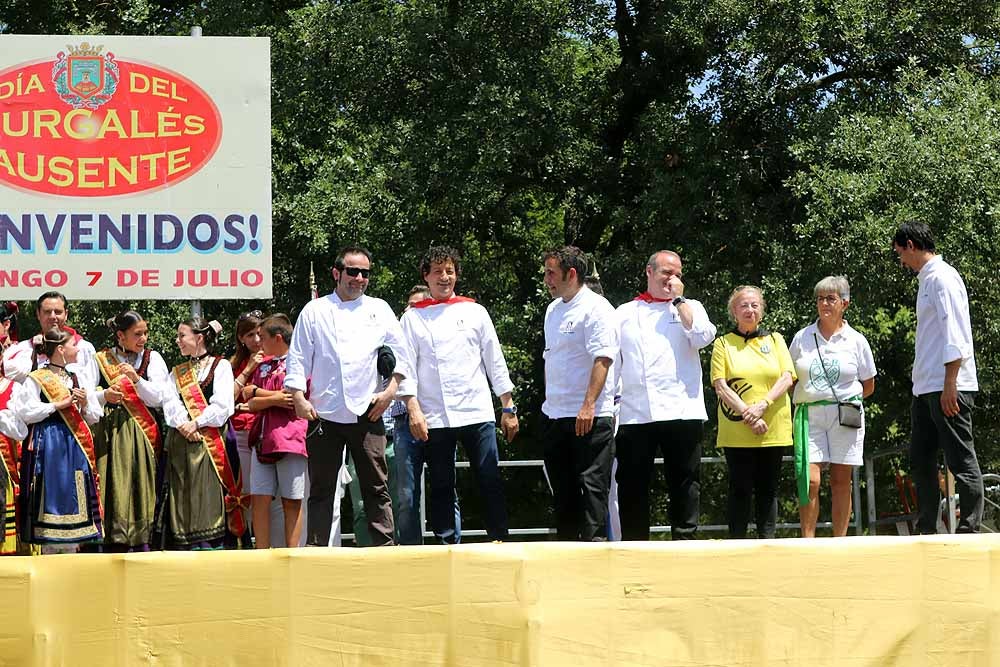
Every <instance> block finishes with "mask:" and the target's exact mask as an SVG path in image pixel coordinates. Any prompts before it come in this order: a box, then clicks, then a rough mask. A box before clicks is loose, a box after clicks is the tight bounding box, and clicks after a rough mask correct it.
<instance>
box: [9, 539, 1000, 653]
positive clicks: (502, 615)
mask: <svg viewBox="0 0 1000 667" xmlns="http://www.w3.org/2000/svg"><path fill="white" fill-rule="evenodd" d="M998 564H1000V537H992V536H968V537H947V536H942V537H930V538H877V537H871V538H866V537H860V538H857V537H856V538H843V539H838V540H833V539H819V540H810V541H807V540H795V539H788V540H774V541H760V542H758V541H742V542H739V541H722V540H720V541H699V542H693V543H686V544H685V543H676V544H672V543H664V542H649V543H626V544H565V543H534V544H530V543H525V544H517V543H510V544H503V545H464V546H460V547H452V548H445V547H400V548H385V549H294V550H274V551H269V552H218V553H166V554H163V553H152V554H130V555H107V556H104V555H65V556H42V557H35V558H4V559H0V609H2V613H3V622H2V624H0V664H4V665H8V664H10V665H45V666H48V665H73V666H77V665H147V664H148V665H212V666H215V665H240V666H248V665H296V666H298V665H324V666H325V665H338V666H339V665H365V666H366V667H367V666H371V665H400V664H410V665H470V666H476V667H481V666H488V665H545V666H548V665H571V666H572V667H585V666H587V665H655V666H657V667H660V666H663V665H682V666H685V667H689V666H697V665H712V666H717V667H740V666H743V665H789V666H792V665H794V666H796V667H799V666H805V667H817V666H820V665H831V666H837V667H853V666H860V665H905V666H907V667H911V666H913V667H920V666H923V665H941V666H947V667H958V666H962V665H977V666H982V667H987V666H992V665H998V664H1000V646H998V642H1000V625H998V620H1000V618H998V609H1000V577H998V576H996V575H997V573H998Z"/></svg>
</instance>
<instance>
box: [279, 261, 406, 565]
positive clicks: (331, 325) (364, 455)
mask: <svg viewBox="0 0 1000 667" xmlns="http://www.w3.org/2000/svg"><path fill="white" fill-rule="evenodd" d="M371 260H372V256H371V253H370V252H369V251H368V250H366V249H365V248H362V247H360V246H348V247H346V248H344V249H343V250H341V251H340V252H339V253H338V255H337V259H336V261H335V262H334V269H333V279H334V282H335V283H336V289H335V290H334V292H333V293H332V294H328V295H326V296H325V297H323V298H320V299H314V300H312V301H310V302H309V303H308V304H306V305H305V307H304V308H303V309H302V312H301V313H299V317H298V321H297V322H296V323H295V329H294V331H293V333H292V341H291V345H290V347H289V351H288V370H287V374H286V376H285V389H286V390H288V391H290V392H292V399H293V401H294V403H295V412H296V414H298V416H300V417H303V418H305V419H309V420H310V421H315V420H317V419H318V420H319V424H318V425H314V426H313V427H311V428H310V435H309V437H308V438H307V440H306V450H307V453H308V456H309V481H310V492H309V502H308V512H309V519H308V526H307V528H306V532H307V539H306V542H307V543H308V544H311V545H316V546H326V545H327V544H328V542H329V538H330V527H331V524H332V518H333V510H334V502H335V497H336V491H337V477H338V475H339V472H340V467H341V463H342V461H343V457H344V448H345V446H346V447H347V450H348V451H349V452H350V454H351V458H352V459H353V460H354V464H355V466H356V468H357V473H358V478H359V481H360V482H361V494H362V498H363V500H364V507H365V514H366V515H367V516H368V532H369V534H370V536H371V542H372V544H373V545H374V546H386V545H391V544H393V517H392V500H391V498H390V495H389V487H388V483H387V479H388V470H387V467H386V460H385V445H386V440H385V426H384V425H383V423H382V413H383V412H384V411H385V409H386V408H387V407H388V406H389V403H390V402H391V401H392V399H393V398H394V397H395V395H396V387H397V386H398V384H399V383H400V382H401V381H402V380H403V378H404V377H407V376H408V375H409V374H410V370H409V368H410V364H409V352H408V350H407V347H406V343H405V342H404V341H403V332H402V330H401V329H400V327H399V322H398V321H397V320H396V316H395V314H393V312H392V308H390V307H389V304H387V303H386V302H385V301H383V300H381V299H376V298H373V297H370V296H367V295H366V294H365V289H367V287H368V280H369V277H370V275H371ZM383 345H387V346H389V348H390V349H392V352H393V354H394V355H395V356H396V368H395V371H394V372H393V374H392V377H391V378H390V380H389V383H388V385H387V386H386V388H385V389H384V390H381V391H379V377H378V370H377V360H378V354H379V348H381V347H382V346H383ZM307 382H308V383H309V394H310V397H309V398H308V399H307V398H306V395H305V394H306V385H307Z"/></svg>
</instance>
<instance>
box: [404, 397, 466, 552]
mask: <svg viewBox="0 0 1000 667" xmlns="http://www.w3.org/2000/svg"><path fill="white" fill-rule="evenodd" d="M395 420H396V428H395V431H394V443H393V449H394V450H395V454H396V457H395V458H396V460H395V473H396V475H395V477H396V485H395V486H396V493H397V502H396V504H395V506H394V511H395V513H396V543H397V544H423V543H424V526H423V524H422V523H421V521H420V494H421V491H422V490H423V472H424V462H425V459H426V456H427V443H426V442H420V441H418V440H416V439H415V438H414V437H413V434H411V433H410V418H409V416H408V415H405V414H404V415H402V416H400V417H395ZM453 456H454V455H453ZM453 465H454V463H453ZM452 503H453V505H454V507H455V532H454V535H455V538H454V540H453V541H454V542H459V541H461V538H462V512H461V509H460V508H459V505H458V494H457V493H455V490H454V484H453V485H452Z"/></svg>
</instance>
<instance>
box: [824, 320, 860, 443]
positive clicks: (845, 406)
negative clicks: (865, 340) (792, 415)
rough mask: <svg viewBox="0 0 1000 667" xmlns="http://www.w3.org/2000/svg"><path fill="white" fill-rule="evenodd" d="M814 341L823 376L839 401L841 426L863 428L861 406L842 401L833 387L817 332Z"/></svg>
mask: <svg viewBox="0 0 1000 667" xmlns="http://www.w3.org/2000/svg"><path fill="white" fill-rule="evenodd" d="M813 342H814V343H816V356H818V357H819V365H820V366H822V367H823V377H825V378H826V381H827V384H829V385H830V393H831V394H833V400H835V401H837V420H838V421H839V422H840V425H841V426H846V427H847V428H861V426H862V424H864V418H863V417H862V415H861V406H860V405H856V404H854V403H848V402H844V401H841V400H840V398H838V397H837V390H836V389H834V388H833V378H831V377H830V374H829V373H827V372H826V363H825V362H824V361H823V355H822V353H820V351H819V339H818V338H817V337H816V334H813Z"/></svg>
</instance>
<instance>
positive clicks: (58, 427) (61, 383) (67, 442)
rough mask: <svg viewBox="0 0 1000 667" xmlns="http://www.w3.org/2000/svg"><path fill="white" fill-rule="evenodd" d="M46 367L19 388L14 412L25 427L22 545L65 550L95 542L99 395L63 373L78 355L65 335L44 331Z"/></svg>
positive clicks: (40, 348)
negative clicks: (94, 428)
mask: <svg viewBox="0 0 1000 667" xmlns="http://www.w3.org/2000/svg"><path fill="white" fill-rule="evenodd" d="M35 352H36V353H37V354H38V355H45V357H47V358H48V364H47V365H45V366H43V367H42V368H39V369H37V370H34V371H32V372H31V373H29V374H28V377H27V379H26V380H25V381H24V385H23V394H22V398H21V400H20V401H19V402H18V404H17V406H16V412H17V415H18V417H19V418H20V419H21V420H22V421H23V422H25V423H26V424H28V425H29V426H30V431H29V433H28V437H27V439H26V440H25V441H24V446H23V448H22V456H21V494H20V495H21V497H20V506H21V507H22V508H23V509H24V511H25V516H24V520H23V521H22V522H21V526H20V531H21V539H22V541H23V542H27V543H31V544H60V543H62V544H66V543H80V542H88V541H92V540H96V539H101V537H102V535H103V532H102V517H101V506H100V487H99V480H98V476H97V469H96V461H95V452H94V439H93V435H92V434H91V431H90V426H89V425H90V424H96V423H97V421H98V420H100V418H101V406H100V404H99V403H98V400H97V392H96V391H95V388H94V387H93V386H90V385H89V384H88V380H87V379H86V378H87V376H85V375H82V374H80V375H78V374H77V373H74V372H72V371H69V370H67V369H66V367H67V366H70V365H71V364H74V363H76V361H77V355H78V353H79V349H78V347H77V342H76V338H75V336H73V335H72V334H71V333H70V332H69V331H67V330H66V329H61V328H59V327H52V328H50V329H48V330H47V331H46V332H45V333H44V335H43V336H42V337H41V340H40V341H39V342H38V343H37V344H36V346H35Z"/></svg>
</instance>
